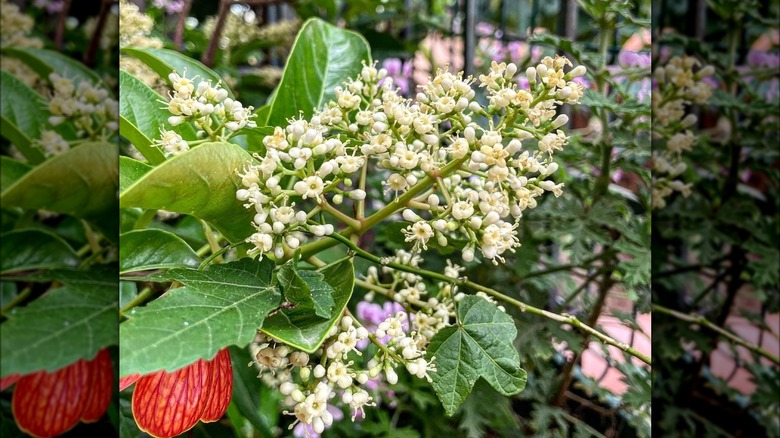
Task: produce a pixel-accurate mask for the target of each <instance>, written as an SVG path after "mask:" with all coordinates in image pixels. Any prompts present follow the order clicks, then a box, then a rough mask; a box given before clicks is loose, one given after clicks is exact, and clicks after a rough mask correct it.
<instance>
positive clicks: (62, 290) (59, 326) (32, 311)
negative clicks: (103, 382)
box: [0, 266, 118, 376]
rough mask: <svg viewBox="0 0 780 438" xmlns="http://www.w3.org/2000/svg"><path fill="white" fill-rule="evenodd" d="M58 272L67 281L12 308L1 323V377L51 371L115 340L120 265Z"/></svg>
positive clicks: (62, 279)
mask: <svg viewBox="0 0 780 438" xmlns="http://www.w3.org/2000/svg"><path fill="white" fill-rule="evenodd" d="M58 277H60V278H58V281H61V282H62V283H63V284H64V286H62V287H59V288H57V289H52V290H49V291H48V292H47V293H46V294H45V295H43V296H42V297H40V298H38V299H36V300H34V301H33V302H31V303H30V304H28V305H27V306H24V307H17V308H14V309H13V310H12V311H11V312H10V314H9V319H8V321H6V322H4V323H3V324H2V325H0V332H2V336H3V342H2V343H0V369H2V376H6V375H9V374H13V373H20V374H27V373H31V372H34V371H38V370H42V369H45V370H48V371H53V370H56V369H59V368H62V367H64V366H66V365H69V364H71V363H73V362H75V361H76V360H78V359H81V358H92V357H94V356H95V354H96V353H97V352H98V351H99V350H100V349H102V348H105V347H107V346H109V345H116V343H117V341H118V339H117V330H116V326H117V323H118V321H117V318H118V317H117V298H118V295H117V280H116V278H117V272H116V270H113V269H110V268H105V267H102V266H101V267H97V268H95V269H93V270H90V271H72V273H71V274H66V275H62V276H58Z"/></svg>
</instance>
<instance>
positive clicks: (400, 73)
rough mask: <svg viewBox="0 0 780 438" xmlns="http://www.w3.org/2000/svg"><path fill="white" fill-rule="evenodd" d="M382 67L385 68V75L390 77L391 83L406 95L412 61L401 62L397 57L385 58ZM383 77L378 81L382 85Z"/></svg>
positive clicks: (408, 88)
mask: <svg viewBox="0 0 780 438" xmlns="http://www.w3.org/2000/svg"><path fill="white" fill-rule="evenodd" d="M382 68H384V69H385V70H387V77H389V78H392V80H393V83H394V84H395V86H396V87H398V90H399V91H400V93H401V94H402V95H404V96H407V95H408V94H409V92H410V79H411V77H412V63H411V62H403V61H402V60H400V59H398V58H387V59H385V60H384V61H382ZM382 82H384V79H383V80H382V81H381V82H380V83H379V85H380V86H381V85H382Z"/></svg>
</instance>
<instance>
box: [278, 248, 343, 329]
mask: <svg viewBox="0 0 780 438" xmlns="http://www.w3.org/2000/svg"><path fill="white" fill-rule="evenodd" d="M276 278H277V279H278V280H279V286H281V288H282V293H284V298H285V299H286V300H287V301H289V302H290V303H292V304H293V305H295V306H296V310H299V311H306V310H308V311H310V312H312V311H313V313H314V314H315V315H317V316H319V317H321V318H330V316H331V312H332V310H333V306H334V304H335V303H334V302H333V292H334V291H333V287H331V285H329V284H328V283H326V282H325V278H324V275H323V274H322V273H321V272H317V271H305V270H299V269H298V266H297V261H296V260H295V259H292V260H290V261H288V262H287V263H285V264H284V265H282V267H281V268H280V269H279V273H278V274H277V275H276Z"/></svg>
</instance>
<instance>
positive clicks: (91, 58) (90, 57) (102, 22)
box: [84, 0, 114, 67]
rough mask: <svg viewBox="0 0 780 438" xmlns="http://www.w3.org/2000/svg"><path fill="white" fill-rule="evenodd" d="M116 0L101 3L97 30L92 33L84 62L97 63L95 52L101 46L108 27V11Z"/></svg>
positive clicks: (88, 63) (91, 64) (90, 64)
mask: <svg viewBox="0 0 780 438" xmlns="http://www.w3.org/2000/svg"><path fill="white" fill-rule="evenodd" d="M113 3H114V0H103V1H102V2H101V3H100V13H99V15H98V19H97V23H96V24H95V31H94V32H93V33H92V38H90V40H89V47H87V53H85V54H84V64H86V65H88V66H90V67H93V66H94V64H95V53H97V49H98V47H99V46H100V37H101V35H102V34H103V29H104V28H105V27H106V19H107V18H108V12H109V11H110V10H111V5H112V4H113Z"/></svg>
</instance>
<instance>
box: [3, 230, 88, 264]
mask: <svg viewBox="0 0 780 438" xmlns="http://www.w3.org/2000/svg"><path fill="white" fill-rule="evenodd" d="M2 237H3V238H2V242H0V273H2V274H7V273H10V272H22V271H32V270H36V269H51V268H65V267H76V266H78V265H79V258H78V256H77V255H76V252H75V251H73V248H71V247H70V245H68V244H67V243H66V242H65V241H64V240H63V239H62V238H61V237H59V236H57V235H56V234H53V233H50V232H48V231H44V230H39V229H27V230H15V231H10V232H8V233H5V234H3V236H2Z"/></svg>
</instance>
